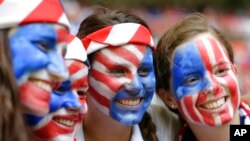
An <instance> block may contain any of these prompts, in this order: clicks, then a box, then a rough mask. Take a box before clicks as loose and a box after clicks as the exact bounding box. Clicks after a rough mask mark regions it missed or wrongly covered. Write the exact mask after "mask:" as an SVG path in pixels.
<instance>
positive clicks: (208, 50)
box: [174, 34, 229, 66]
mask: <svg viewBox="0 0 250 141" xmlns="http://www.w3.org/2000/svg"><path fill="white" fill-rule="evenodd" d="M174 60H175V62H176V61H177V62H178V63H179V65H181V64H187V63H185V62H189V63H190V64H193V65H195V64H196V63H197V61H198V60H202V63H204V64H206V66H207V65H208V64H210V65H215V64H217V63H219V62H222V61H223V62H229V58H228V53H227V51H226V49H225V48H224V46H223V45H222V44H221V43H220V42H219V41H218V40H217V39H216V38H215V37H213V36H212V35H211V34H200V35H198V36H196V37H194V38H193V39H191V40H189V41H187V42H185V43H183V44H181V45H180V46H179V47H177V49H176V50H175V52H174ZM190 61H191V62H190Z"/></svg>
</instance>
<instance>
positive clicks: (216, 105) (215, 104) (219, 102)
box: [202, 98, 226, 109]
mask: <svg viewBox="0 0 250 141" xmlns="http://www.w3.org/2000/svg"><path fill="white" fill-rule="evenodd" d="M225 101H226V100H225V98H221V99H219V100H217V101H213V102H209V103H206V104H203V105H202V107H204V108H206V109H216V108H219V107H220V106H222V105H223V104H224V103H225Z"/></svg>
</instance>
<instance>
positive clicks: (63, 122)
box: [53, 118, 76, 127]
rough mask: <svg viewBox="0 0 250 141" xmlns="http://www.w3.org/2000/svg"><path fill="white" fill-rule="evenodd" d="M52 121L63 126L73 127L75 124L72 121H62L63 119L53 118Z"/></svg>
mask: <svg viewBox="0 0 250 141" xmlns="http://www.w3.org/2000/svg"><path fill="white" fill-rule="evenodd" d="M53 120H54V121H55V122H57V123H59V124H61V125H63V126H67V127H74V126H75V124H76V122H75V121H74V120H69V119H64V118H53Z"/></svg>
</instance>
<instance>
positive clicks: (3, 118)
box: [0, 30, 26, 141]
mask: <svg viewBox="0 0 250 141" xmlns="http://www.w3.org/2000/svg"><path fill="white" fill-rule="evenodd" d="M8 41H9V39H8V31H7V30H0V62H1V63H0V140H1V141H26V132H25V131H26V130H25V127H24V123H23V118H22V115H21V111H20V105H19V100H18V92H17V91H18V90H17V85H16V84H17V83H16V81H15V77H14V74H13V71H12V63H11V55H10V48H9V44H8Z"/></svg>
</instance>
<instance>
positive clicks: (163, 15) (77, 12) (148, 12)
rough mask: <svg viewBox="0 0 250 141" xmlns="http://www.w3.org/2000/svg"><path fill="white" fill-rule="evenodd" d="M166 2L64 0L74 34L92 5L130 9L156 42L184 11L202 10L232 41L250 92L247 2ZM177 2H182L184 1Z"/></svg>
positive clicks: (243, 81) (244, 84) (245, 87)
mask: <svg viewBox="0 0 250 141" xmlns="http://www.w3.org/2000/svg"><path fill="white" fill-rule="evenodd" d="M127 1H129V0H127ZM136 1H137V3H136ZM148 1H149V0H148ZM148 1H147V0H145V1H144V2H148ZM151 1H152V0H151ZM155 1H157V0H155ZM164 1H165V0H164ZM164 1H163V0H159V3H158V5H155V3H152V4H151V5H150V3H146V4H145V3H144V4H142V5H140V0H133V1H129V4H126V3H124V2H126V1H120V0H116V1H112V0H103V1H102V0H92V1H91V0H62V2H63V6H64V8H65V10H66V12H67V14H68V17H69V19H70V22H71V24H72V28H71V33H73V34H75V33H77V31H78V27H79V24H80V23H81V21H82V20H83V19H84V18H86V17H87V16H89V15H90V14H91V13H92V12H93V7H95V6H104V7H107V8H111V9H116V8H118V9H121V10H129V11H130V12H132V13H134V14H136V15H138V16H139V17H141V18H142V19H144V20H145V21H146V22H147V23H148V25H149V27H150V28H151V30H152V32H153V34H154V40H155V41H156V43H157V40H158V38H159V37H160V36H161V35H162V34H163V32H164V31H166V30H167V29H168V28H169V27H170V26H172V25H173V24H175V23H176V22H177V21H178V20H180V19H181V18H183V16H184V15H185V14H187V13H190V12H202V13H204V14H205V15H206V17H207V18H208V20H209V21H210V22H211V24H213V25H215V26H216V27H217V28H218V29H219V30H221V31H222V32H223V33H224V34H225V35H226V37H227V38H228V39H229V40H230V41H231V44H232V46H233V48H234V52H235V63H236V65H237V68H238V74H239V82H240V86H241V91H242V94H250V10H247V9H249V7H248V3H247V1H242V0H241V1H240V0H238V3H235V1H234V0H228V1H227V3H229V2H230V1H231V3H229V4H230V5H224V3H223V2H225V0H217V5H216V2H214V3H212V4H211V5H210V4H209V3H202V2H201V1H200V3H197V4H192V3H195V2H196V0H192V1H188V2H189V3H186V5H178V3H177V5H171V4H173V3H171V4H169V5H167V2H168V1H167V0H166V1H165V3H164ZM122 2H123V3H122ZM133 2H134V4H135V5H133ZM177 2H180V3H181V2H184V0H178V1H177ZM239 2H241V3H239ZM244 2H246V3H244ZM163 3H164V4H166V5H163ZM190 5H192V6H190Z"/></svg>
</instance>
